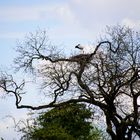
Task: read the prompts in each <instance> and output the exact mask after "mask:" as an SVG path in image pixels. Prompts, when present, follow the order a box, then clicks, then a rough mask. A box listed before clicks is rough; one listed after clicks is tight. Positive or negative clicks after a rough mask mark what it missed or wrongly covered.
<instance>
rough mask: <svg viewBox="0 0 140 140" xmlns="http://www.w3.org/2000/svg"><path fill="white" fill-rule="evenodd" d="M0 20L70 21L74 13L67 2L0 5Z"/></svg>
mask: <svg viewBox="0 0 140 140" xmlns="http://www.w3.org/2000/svg"><path fill="white" fill-rule="evenodd" d="M0 9H1V12H0V21H15V22H16V21H32V20H33V21H34V20H46V19H49V20H50V19H55V20H56V19H57V20H58V19H60V20H63V21H68V22H71V21H73V20H74V15H73V13H72V11H70V8H69V6H68V5H67V4H61V5H60V4H54V5H38V6H36V5H35V6H32V7H29V6H19V7H14V6H9V7H0Z"/></svg>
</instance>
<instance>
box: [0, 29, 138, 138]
mask: <svg viewBox="0 0 140 140" xmlns="http://www.w3.org/2000/svg"><path fill="white" fill-rule="evenodd" d="M107 29H108V30H107V36H106V37H105V38H104V39H105V41H104V39H101V42H99V43H98V45H97V46H96V47H95V50H94V51H93V52H92V53H90V54H79V55H75V56H71V57H66V56H64V55H62V54H61V53H60V51H57V50H56V48H55V47H53V46H52V45H51V44H50V43H49V42H48V39H47V37H46V34H45V32H39V33H37V34H35V35H33V34H31V35H30V36H29V37H28V38H27V39H26V41H25V42H24V45H23V44H22V45H19V46H18V49H17V51H18V52H19V57H18V58H17V59H16V60H15V62H16V64H18V66H19V68H23V69H24V70H25V72H28V71H30V70H32V71H36V72H38V75H39V76H40V77H42V81H43V88H44V89H51V90H50V91H51V93H50V92H49V93H46V95H50V94H51V95H52V101H51V102H50V103H48V104H44V105H40V106H31V105H21V100H22V92H23V87H24V85H25V82H22V83H21V84H19V85H18V84H17V83H16V82H15V81H14V79H13V77H12V76H8V75H2V76H1V81H0V87H1V88H2V89H3V90H4V91H5V92H6V93H7V94H9V93H11V94H13V95H14V96H15V98H16V107H17V108H28V109H32V110H39V109H44V108H52V107H58V106H62V105H65V104H68V103H77V102H84V103H88V104H92V105H94V106H97V107H99V108H100V109H101V110H102V111H103V113H104V116H105V118H106V126H107V132H108V133H109V134H110V136H111V138H112V139H113V140H131V139H134V138H135V137H139V138H140V121H139V118H140V117H139V116H140V113H139V107H140V101H139V98H140V97H139V96H140V82H139V81H140V80H139V79H140V77H139V74H140V68H139V67H140V34H139V33H138V32H135V31H133V30H132V29H130V28H127V27H121V26H115V27H110V28H107ZM33 74H34V73H33Z"/></svg>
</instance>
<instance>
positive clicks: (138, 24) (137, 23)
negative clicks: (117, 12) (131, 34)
mask: <svg viewBox="0 0 140 140" xmlns="http://www.w3.org/2000/svg"><path fill="white" fill-rule="evenodd" d="M122 25H126V26H129V27H131V28H135V29H140V19H139V20H134V19H129V18H124V19H123V20H122Z"/></svg>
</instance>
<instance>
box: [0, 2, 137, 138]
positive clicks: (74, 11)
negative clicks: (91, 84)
mask: <svg viewBox="0 0 140 140" xmlns="http://www.w3.org/2000/svg"><path fill="white" fill-rule="evenodd" d="M139 13H140V1H139V0H86V1H85V0H0V66H1V67H2V68H3V67H5V66H6V67H8V66H10V65H11V64H12V59H13V58H14V57H15V56H16V53H15V51H14V50H13V48H14V47H15V46H16V42H17V40H21V41H22V40H23V39H24V36H25V35H26V34H27V33H28V32H35V31H36V30H37V29H38V28H40V29H46V30H47V32H48V36H49V38H50V40H51V41H52V43H53V44H55V45H57V46H58V47H59V46H61V47H64V48H65V50H67V51H68V50H72V49H73V48H74V46H75V45H76V44H78V43H81V44H88V45H91V44H94V45H95V44H96V40H97V38H98V37H99V36H100V35H101V34H102V31H104V29H105V27H106V25H116V24H121V25H127V26H130V27H133V28H135V29H138V30H139V29H140V14H139ZM12 103H13V99H12V97H10V98H8V99H5V100H4V99H2V100H1V102H0V106H1V108H0V137H1V136H3V137H4V138H5V139H6V140H11V137H13V138H14V137H17V136H16V134H15V135H14V133H13V131H12V122H10V121H7V123H4V124H3V122H4V121H3V119H2V118H3V117H4V116H6V115H13V116H14V115H15V116H16V117H17V116H18V118H22V117H24V116H25V114H26V110H24V111H21V110H20V111H19V110H17V109H16V108H15V106H14V103H13V104H12ZM19 114H20V115H19ZM2 124H3V125H2ZM2 126H3V127H2ZM6 126H9V127H10V129H6V128H5V127H6ZM7 132H8V135H7V134H6V133H7ZM17 139H18V138H17Z"/></svg>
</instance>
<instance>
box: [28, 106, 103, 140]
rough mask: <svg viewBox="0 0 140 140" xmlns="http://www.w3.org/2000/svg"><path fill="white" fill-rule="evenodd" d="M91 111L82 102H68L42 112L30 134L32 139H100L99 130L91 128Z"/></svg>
mask: <svg viewBox="0 0 140 140" xmlns="http://www.w3.org/2000/svg"><path fill="white" fill-rule="evenodd" d="M91 116H92V112H91V111H90V109H87V108H86V105H84V104H69V105H65V106H63V107H58V108H54V109H52V110H50V111H48V112H45V113H42V114H41V115H40V116H39V117H38V118H37V120H36V121H37V126H36V127H33V128H32V130H31V132H30V135H31V139H32V140H42V139H45V140H92V139H95V140H96V139H98V140H99V139H100V137H101V136H100V131H99V130H98V129H93V127H92V125H91V122H89V121H88V120H89V119H91Z"/></svg>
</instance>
